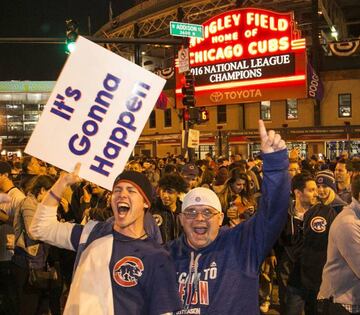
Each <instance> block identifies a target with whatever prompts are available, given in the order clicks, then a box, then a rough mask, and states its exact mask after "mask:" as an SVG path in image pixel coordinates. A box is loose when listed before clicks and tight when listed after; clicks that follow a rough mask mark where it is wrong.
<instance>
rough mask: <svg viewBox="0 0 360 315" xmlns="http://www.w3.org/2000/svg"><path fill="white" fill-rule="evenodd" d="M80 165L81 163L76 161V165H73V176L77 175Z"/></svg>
mask: <svg viewBox="0 0 360 315" xmlns="http://www.w3.org/2000/svg"><path fill="white" fill-rule="evenodd" d="M80 167H81V163H79V162H78V163H76V165H75V168H74V172H73V173H74V175H75V176H79V172H80Z"/></svg>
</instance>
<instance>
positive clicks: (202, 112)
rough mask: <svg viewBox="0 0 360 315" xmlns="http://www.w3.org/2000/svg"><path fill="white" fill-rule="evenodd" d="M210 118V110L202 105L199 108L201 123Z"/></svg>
mask: <svg viewBox="0 0 360 315" xmlns="http://www.w3.org/2000/svg"><path fill="white" fill-rule="evenodd" d="M209 119H210V117H209V111H208V110H207V109H205V108H204V107H202V108H201V109H200V110H199V124H201V123H203V122H206V121H208V120H209Z"/></svg>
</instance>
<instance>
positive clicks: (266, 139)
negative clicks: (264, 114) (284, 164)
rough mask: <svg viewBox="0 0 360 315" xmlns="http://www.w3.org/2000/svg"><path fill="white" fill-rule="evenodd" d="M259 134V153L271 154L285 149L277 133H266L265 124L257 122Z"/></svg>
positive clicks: (270, 131) (272, 131) (283, 142)
mask: <svg viewBox="0 0 360 315" xmlns="http://www.w3.org/2000/svg"><path fill="white" fill-rule="evenodd" d="M259 133H260V139H261V151H262V152H263V153H272V152H275V151H280V150H284V149H286V144H285V141H284V140H282V139H281V136H280V135H279V134H278V133H275V131H274V130H269V131H268V132H266V128H265V124H264V122H263V121H262V120H259Z"/></svg>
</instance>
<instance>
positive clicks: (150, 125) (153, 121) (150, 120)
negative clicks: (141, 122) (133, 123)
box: [149, 110, 156, 128]
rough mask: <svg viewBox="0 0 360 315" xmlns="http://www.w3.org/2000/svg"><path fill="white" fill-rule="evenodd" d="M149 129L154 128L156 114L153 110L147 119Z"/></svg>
mask: <svg viewBox="0 0 360 315" xmlns="http://www.w3.org/2000/svg"><path fill="white" fill-rule="evenodd" d="M149 128H156V112H155V111H154V110H153V111H152V112H151V114H150V117H149Z"/></svg>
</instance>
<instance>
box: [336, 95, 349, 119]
mask: <svg viewBox="0 0 360 315" xmlns="http://www.w3.org/2000/svg"><path fill="white" fill-rule="evenodd" d="M338 97H339V117H351V94H350V93H344V94H338Z"/></svg>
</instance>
